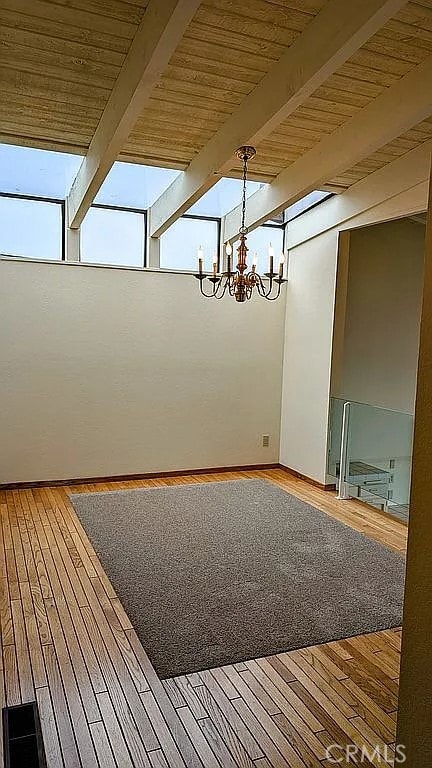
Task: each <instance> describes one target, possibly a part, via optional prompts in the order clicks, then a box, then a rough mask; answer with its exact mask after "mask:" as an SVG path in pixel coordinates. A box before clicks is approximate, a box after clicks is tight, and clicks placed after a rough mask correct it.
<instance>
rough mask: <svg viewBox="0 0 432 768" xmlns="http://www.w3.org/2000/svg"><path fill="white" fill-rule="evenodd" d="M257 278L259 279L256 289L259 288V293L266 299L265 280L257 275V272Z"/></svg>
mask: <svg viewBox="0 0 432 768" xmlns="http://www.w3.org/2000/svg"><path fill="white" fill-rule="evenodd" d="M255 277H256V278H257V285H256V287H257V290H258V293H259V295H260V296H262V297H263V298H265V295H266V289H265V286H264V283H263V279H262V277H261V275H259V274H257V273H256V272H255Z"/></svg>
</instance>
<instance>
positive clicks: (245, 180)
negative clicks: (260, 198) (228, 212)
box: [240, 152, 248, 234]
mask: <svg viewBox="0 0 432 768" xmlns="http://www.w3.org/2000/svg"><path fill="white" fill-rule="evenodd" d="M247 161H248V157H247V154H246V152H245V154H244V155H243V193H242V216H241V229H240V232H243V233H244V234H246V231H247V230H246V226H245V222H246V182H247Z"/></svg>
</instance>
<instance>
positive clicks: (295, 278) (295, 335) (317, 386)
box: [280, 229, 338, 483]
mask: <svg viewBox="0 0 432 768" xmlns="http://www.w3.org/2000/svg"><path fill="white" fill-rule="evenodd" d="M337 253H338V231H337V230H335V229H334V230H330V231H329V232H326V233H325V234H323V235H321V236H319V237H315V238H314V239H313V240H309V241H308V242H306V243H303V244H301V245H299V246H297V247H296V248H294V249H293V250H291V251H290V254H289V266H288V278H289V280H288V284H287V286H288V288H287V308H286V321H285V349H284V365H283V383H282V409H281V448H280V461H281V464H284V465H285V466H287V467H290V468H291V469H294V470H296V471H298V472H300V473H301V474H303V475H306V476H307V477H310V478H312V479H314V480H317V481H318V482H321V483H325V480H326V460H327V424H328V408H329V392H330V371H331V356H332V337H333V317H334V304H335V282H336V265H337Z"/></svg>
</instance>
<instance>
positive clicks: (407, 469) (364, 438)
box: [345, 403, 414, 505]
mask: <svg viewBox="0 0 432 768" xmlns="http://www.w3.org/2000/svg"><path fill="white" fill-rule="evenodd" d="M413 423H414V418H413V416H412V415H411V414H408V413H402V412H400V411H392V410H387V409H385V408H378V407H376V406H371V405H365V404H363V403H350V406H349V421H348V440H347V463H346V467H347V468H346V478H345V481H346V482H347V483H348V484H349V485H355V486H357V488H359V489H360V493H361V494H362V495H363V498H364V499H365V500H366V498H367V496H368V494H371V495H373V496H376V497H380V498H383V499H385V501H386V502H387V505H388V504H391V503H393V504H394V505H408V503H409V494H410V483H411V457H412V436H413Z"/></svg>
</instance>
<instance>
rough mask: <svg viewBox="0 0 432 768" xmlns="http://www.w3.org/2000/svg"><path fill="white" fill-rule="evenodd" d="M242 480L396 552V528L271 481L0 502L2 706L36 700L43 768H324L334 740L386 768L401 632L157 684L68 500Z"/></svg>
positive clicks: (25, 496)
mask: <svg viewBox="0 0 432 768" xmlns="http://www.w3.org/2000/svg"><path fill="white" fill-rule="evenodd" d="M244 477H264V478H266V479H268V480H270V481H272V482H274V483H276V484H278V485H280V486H282V487H283V488H285V489H286V490H288V491H289V492H290V493H293V494H295V495H297V496H298V497H299V498H301V499H303V500H305V501H309V502H310V503H312V504H314V505H315V506H316V507H319V508H320V509H322V510H323V511H325V512H327V513H329V514H330V515H332V516H333V517H335V518H337V519H338V520H341V521H343V522H345V523H347V524H348V525H351V526H352V527H353V528H355V529H357V530H360V531H362V532H363V533H365V534H366V535H368V536H370V537H371V538H374V539H376V540H377V541H380V542H381V543H384V544H386V545H387V546H389V547H391V548H392V549H394V550H396V551H400V552H402V551H404V549H405V546H406V534H407V528H406V526H405V525H403V523H400V522H399V521H397V520H393V519H391V518H390V517H388V516H386V515H384V514H381V513H379V512H375V511H374V510H372V509H369V508H367V507H366V506H365V505H363V504H361V503H358V502H353V501H349V502H340V501H337V500H336V498H335V494H333V493H328V492H327V493H326V492H324V491H321V490H319V489H317V488H314V487H312V486H310V485H307V484H306V483H305V482H303V481H302V480H299V479H296V478H293V477H290V476H289V475H287V474H286V473H284V472H282V471H280V470H271V471H268V472H265V471H259V472H258V471H257V472H236V473H233V472H232V473H228V472H227V473H221V474H213V475H197V476H187V477H179V478H175V479H173V478H170V479H167V478H165V479H153V480H148V481H146V482H144V481H134V482H132V481H130V482H118V483H105V484H94V485H80V486H74V487H73V488H72V487H66V486H64V487H53V488H30V489H26V490H21V491H2V492H1V493H0V515H1V527H0V622H1V648H0V650H1V653H0V679H1V685H0V705H1V707H3V706H5V705H8V706H11V705H14V704H19V703H22V702H29V701H33V700H35V699H36V700H37V701H38V704H39V709H40V715H41V722H42V730H43V735H44V741H45V748H46V753H47V761H48V768H167V767H168V768H189V767H190V768H235V767H237V766H238V767H239V768H287V766H289V767H290V768H318V766H323V768H329V766H330V765H331V762H329V760H328V759H326V747H328V746H329V745H331V744H334V743H337V744H339V745H341V747H343V746H344V745H346V744H348V743H354V744H356V745H358V746H359V747H360V748H361V746H362V745H364V746H366V748H368V747H369V749H370V752H372V747H376V746H377V745H379V746H380V748H381V754H384V748H385V747H387V757H388V761H389V764H390V761H391V759H392V757H393V751H392V750H393V748H394V741H395V726H396V710H397V693H398V689H397V685H398V664H399V650H400V630H398V629H396V630H389V631H386V632H379V633H375V634H371V635H367V636H361V637H356V638H351V639H346V640H342V641H339V642H334V643H328V644H326V645H322V646H316V647H312V648H306V649H301V650H298V651H292V652H290V653H282V654H279V655H278V656H273V657H269V658H263V659H257V660H252V661H245V662H244V663H241V664H235V665H228V666H225V667H222V668H220V669H212V670H208V671H204V672H199V673H194V674H192V675H187V676H185V677H178V678H175V679H172V680H165V681H163V682H162V681H160V680H159V679H158V677H157V675H156V673H155V671H154V670H153V667H152V665H151V663H150V661H149V659H148V657H147V655H146V653H145V651H144V649H143V647H142V646H141V644H140V642H139V640H138V638H137V636H136V634H135V632H134V630H133V628H132V625H131V624H130V621H129V619H128V617H127V616H126V614H125V612H124V610H123V608H122V606H121V603H120V601H119V599H118V598H117V595H116V594H115V592H114V590H113V588H112V586H111V584H110V582H109V580H108V578H107V577H106V575H105V573H104V571H103V570H102V567H101V565H100V563H99V561H98V558H97V557H96V555H95V552H94V550H93V548H92V546H91V544H90V542H89V540H88V539H87V537H86V535H85V533H84V531H83V529H82V527H81V525H80V522H79V521H78V518H77V517H76V515H75V513H74V510H73V508H72V506H71V504H70V501H69V494H70V493H71V492H73V493H76V492H80V491H81V492H84V491H87V492H88V491H102V490H121V489H123V488H136V487H151V486H158V485H173V484H177V483H194V482H197V483H199V482H208V481H217V480H232V479H241V478H244ZM317 609H319V608H317ZM0 738H2V736H0ZM334 754H335V755H336V756H337V757H338V758H339V757H341V756H342V752H340V751H339V752H337V751H335V752H334ZM0 755H1V756H0V766H3V745H2V743H1V744H0ZM347 764H348V763H347V762H346V761H345V760H343V762H341V763H339V765H347ZM363 764H364V765H368V764H369V765H371V764H373V765H376V766H383V765H385V764H386V763H385V762H383V761H382V760H381V761H380V762H378V761H377V758H376V757H375V758H373V759H371V762H370V763H368V762H367V761H365V762H364V763H363ZM23 768H24V767H23Z"/></svg>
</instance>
